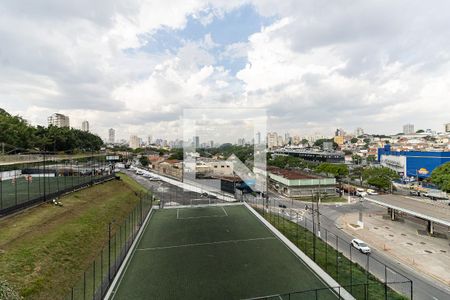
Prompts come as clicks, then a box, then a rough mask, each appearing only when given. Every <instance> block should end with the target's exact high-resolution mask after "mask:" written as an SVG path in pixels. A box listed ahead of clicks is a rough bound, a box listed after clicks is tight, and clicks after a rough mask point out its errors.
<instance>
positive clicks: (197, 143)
mask: <svg viewBox="0 0 450 300" xmlns="http://www.w3.org/2000/svg"><path fill="white" fill-rule="evenodd" d="M192 143H193V146H194V147H195V149H198V148H200V137H199V136H198V135H197V136H194V137H193V138H192Z"/></svg>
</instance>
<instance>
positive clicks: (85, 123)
mask: <svg viewBox="0 0 450 300" xmlns="http://www.w3.org/2000/svg"><path fill="white" fill-rule="evenodd" d="M81 130H83V131H86V132H89V122H88V121H83V122H82V123H81Z"/></svg>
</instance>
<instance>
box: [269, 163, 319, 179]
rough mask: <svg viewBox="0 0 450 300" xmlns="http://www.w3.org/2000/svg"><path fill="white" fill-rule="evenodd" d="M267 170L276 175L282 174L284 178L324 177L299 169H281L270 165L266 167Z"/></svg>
mask: <svg viewBox="0 0 450 300" xmlns="http://www.w3.org/2000/svg"><path fill="white" fill-rule="evenodd" d="M267 171H268V172H269V173H272V174H274V175H278V176H282V177H284V178H286V179H319V178H325V177H322V176H318V175H315V174H310V173H306V172H301V171H297V170H286V169H281V168H278V167H272V166H268V167H267Z"/></svg>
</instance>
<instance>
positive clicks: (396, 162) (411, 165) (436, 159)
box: [378, 145, 450, 179]
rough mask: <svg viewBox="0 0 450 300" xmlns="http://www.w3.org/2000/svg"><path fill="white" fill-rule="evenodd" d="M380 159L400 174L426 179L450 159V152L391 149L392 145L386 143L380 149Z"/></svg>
mask: <svg viewBox="0 0 450 300" xmlns="http://www.w3.org/2000/svg"><path fill="white" fill-rule="evenodd" d="M378 161H379V162H380V164H381V165H382V166H385V167H388V168H390V169H392V170H395V171H396V172H397V173H398V174H399V175H400V176H403V177H417V178H419V179H424V178H428V177H429V176H430V175H431V172H433V170H434V169H435V168H437V167H438V166H440V165H442V164H444V163H446V162H449V161H450V152H443V151H439V152H432V151H391V146H390V145H386V146H384V148H379V149H378Z"/></svg>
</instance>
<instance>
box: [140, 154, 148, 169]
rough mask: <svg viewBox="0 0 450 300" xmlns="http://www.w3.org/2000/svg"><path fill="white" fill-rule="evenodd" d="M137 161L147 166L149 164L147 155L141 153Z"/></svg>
mask: <svg viewBox="0 0 450 300" xmlns="http://www.w3.org/2000/svg"><path fill="white" fill-rule="evenodd" d="M139 162H140V163H141V165H142V166H144V167H146V166H148V164H149V160H148V157H147V156H146V155H142V156H141V158H139Z"/></svg>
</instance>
